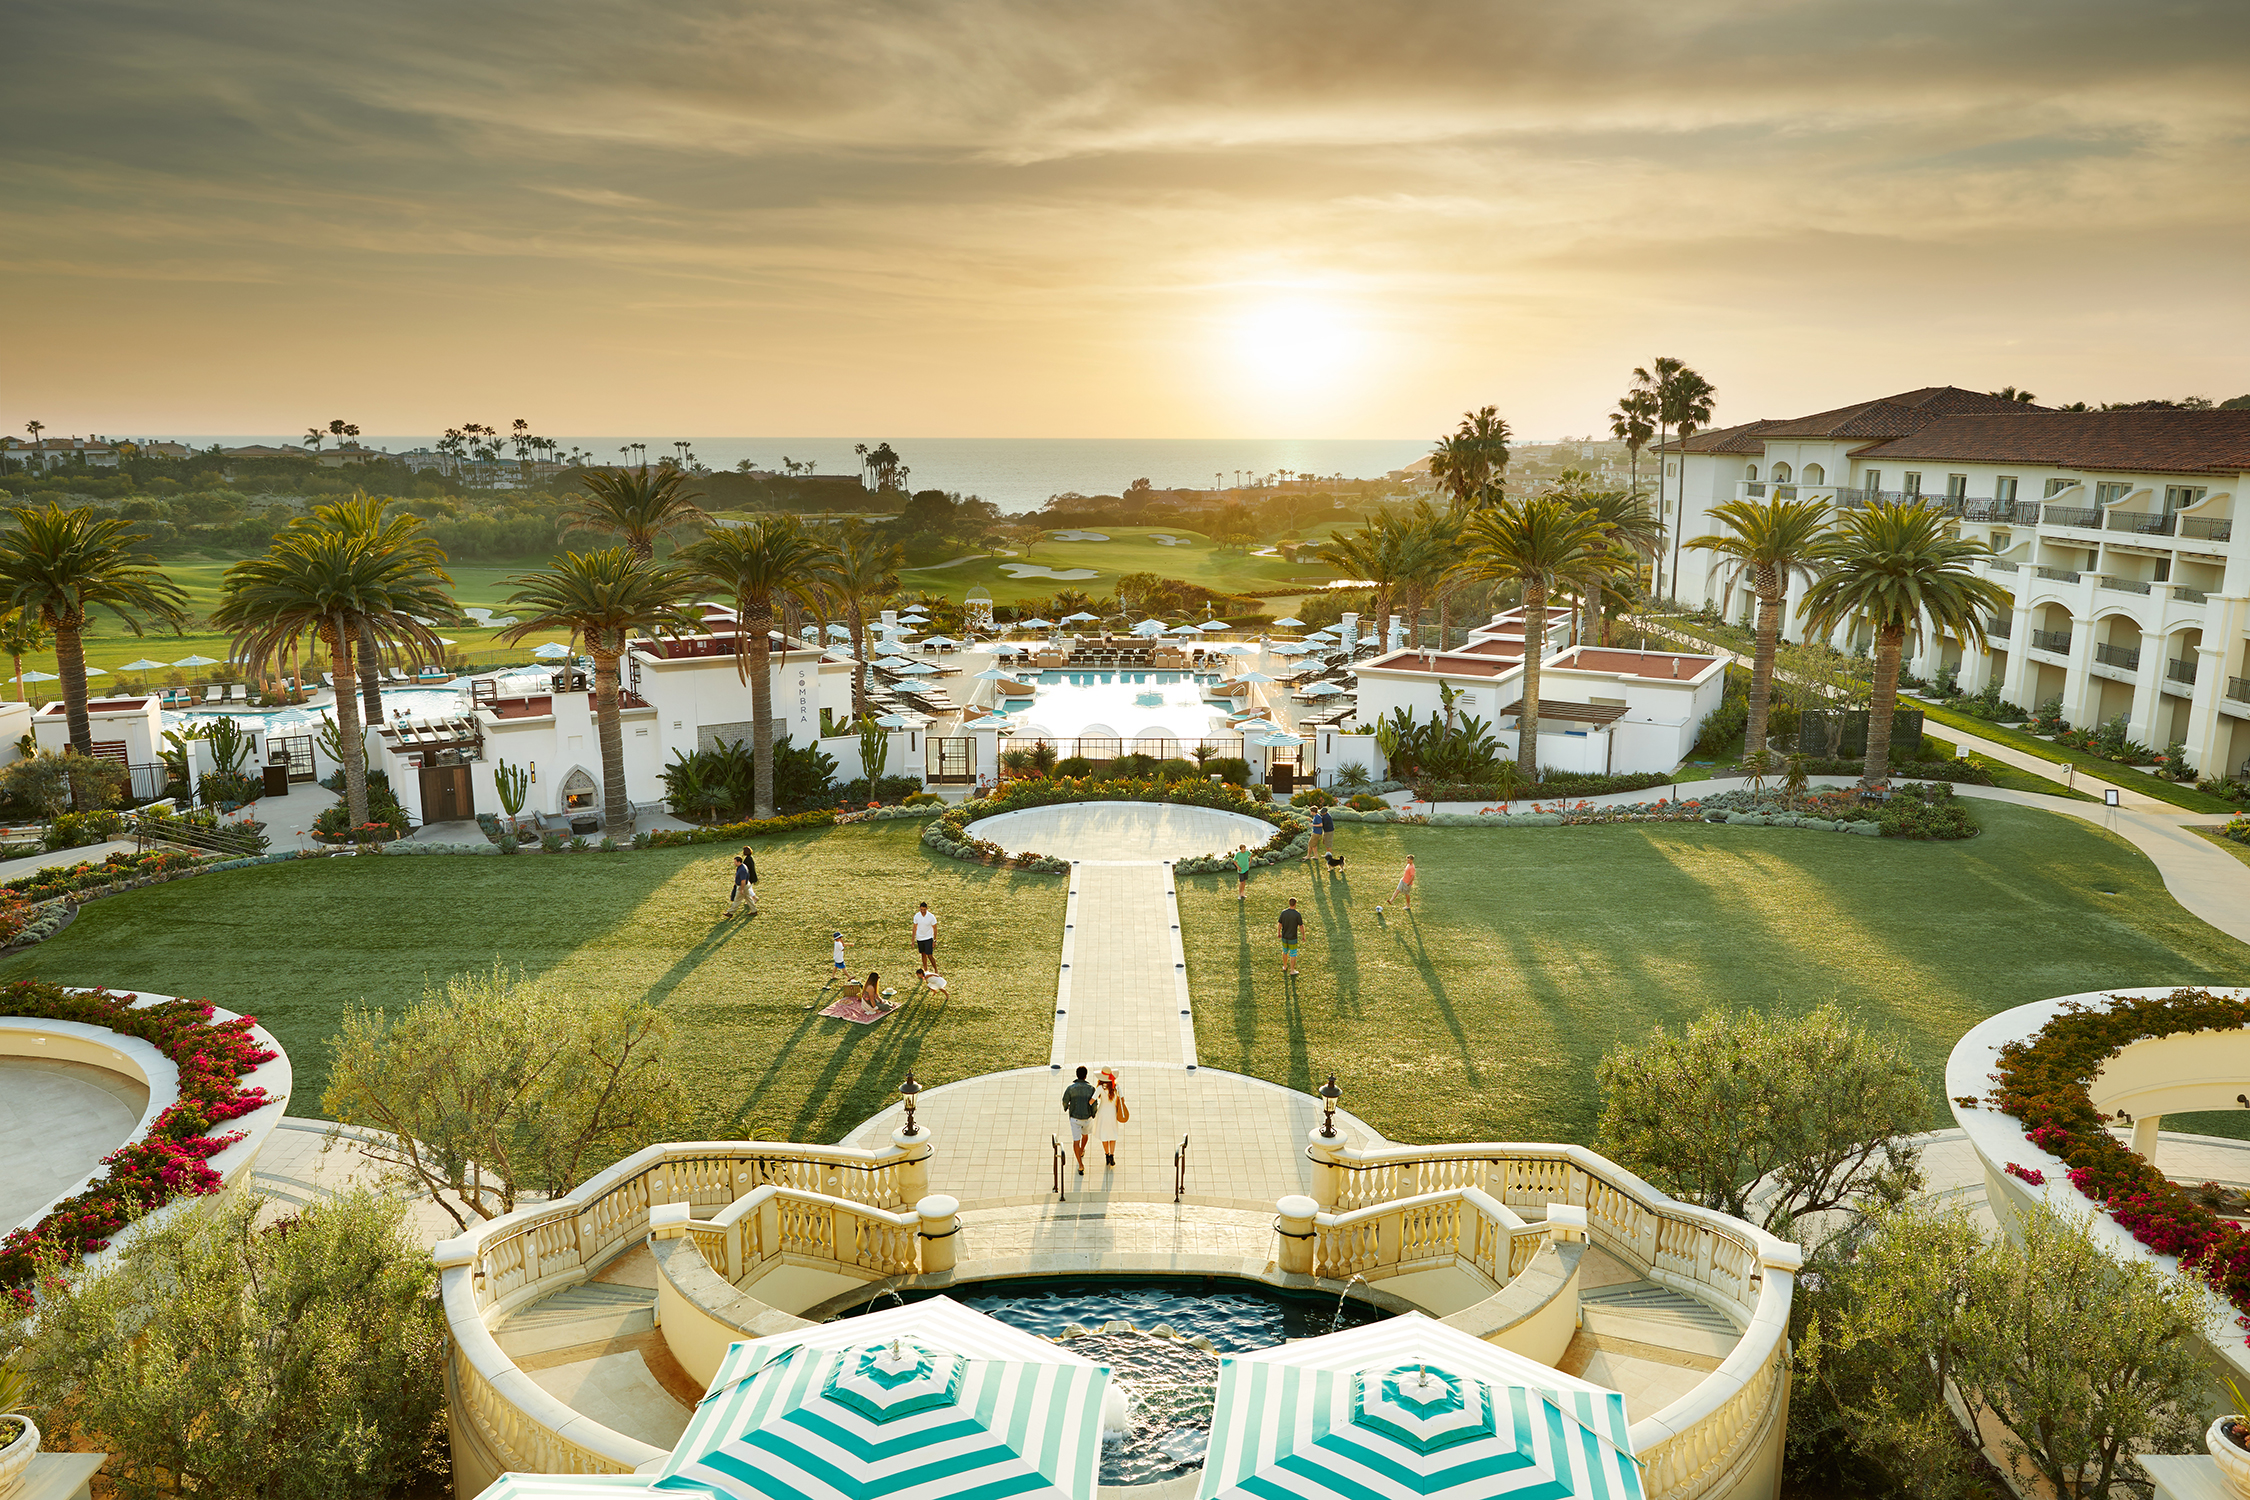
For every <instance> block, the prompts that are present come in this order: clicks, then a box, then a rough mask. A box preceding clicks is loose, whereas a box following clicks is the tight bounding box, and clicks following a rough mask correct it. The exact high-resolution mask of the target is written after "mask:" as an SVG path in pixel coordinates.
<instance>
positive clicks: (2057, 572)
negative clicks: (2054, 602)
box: [2039, 567, 2085, 583]
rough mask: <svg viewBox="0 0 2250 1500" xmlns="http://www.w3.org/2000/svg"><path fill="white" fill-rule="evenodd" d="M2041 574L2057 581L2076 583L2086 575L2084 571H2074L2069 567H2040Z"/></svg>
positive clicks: (2042, 576)
mask: <svg viewBox="0 0 2250 1500" xmlns="http://www.w3.org/2000/svg"><path fill="white" fill-rule="evenodd" d="M2039 576H2040V577H2041V578H2051V579H2053V580H2054V581H2055V582H2057V583H2076V582H2077V581H2078V580H2079V579H2081V578H2083V577H2084V576H2085V575H2084V574H2083V573H2073V572H2072V571H2071V570H2070V569H2068V568H2049V567H2042V568H2040V569H2039Z"/></svg>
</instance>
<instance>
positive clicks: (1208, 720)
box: [1004, 670, 1226, 740]
mask: <svg viewBox="0 0 2250 1500" xmlns="http://www.w3.org/2000/svg"><path fill="white" fill-rule="evenodd" d="M1020 680H1021V681H1024V682H1027V683H1029V684H1030V686H1031V688H1032V695H1031V696H1030V697H1029V698H1011V699H1009V700H1008V701H1007V702H1006V704H1005V705H1004V706H1005V707H1006V708H1007V710H1008V712H1009V713H1010V714H1011V715H1012V716H1013V717H1015V718H1017V719H1020V720H1022V721H1024V722H1026V723H1030V724H1032V725H1034V726H1036V727H1037V728H1040V729H1044V730H1046V731H1048V732H1049V733H1050V734H1052V735H1054V736H1056V737H1058V738H1061V739H1079V738H1082V737H1091V738H1099V737H1103V736H1109V737H1113V738H1124V739H1141V738H1144V737H1145V738H1164V739H1182V740H1193V739H1201V738H1202V737H1203V736H1205V735H1208V734H1211V733H1213V732H1215V731H1216V730H1217V729H1218V728H1219V727H1220V725H1221V724H1222V723H1223V722H1224V720H1225V718H1226V709H1225V708H1224V707H1223V706H1221V705H1219V704H1216V703H1212V702H1210V701H1208V700H1207V699H1206V698H1205V696H1204V695H1205V693H1206V692H1207V691H1208V690H1209V689H1211V688H1214V687H1216V686H1217V685H1218V684H1219V682H1220V680H1221V679H1220V677H1219V675H1218V674H1217V673H1199V672H1151V671H1129V670H1128V671H1111V672H1069V671H1052V672H1041V673H1039V674H1038V675H1037V676H1026V677H1023V678H1021V679H1020Z"/></svg>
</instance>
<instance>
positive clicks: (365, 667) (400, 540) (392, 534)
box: [314, 494, 452, 724]
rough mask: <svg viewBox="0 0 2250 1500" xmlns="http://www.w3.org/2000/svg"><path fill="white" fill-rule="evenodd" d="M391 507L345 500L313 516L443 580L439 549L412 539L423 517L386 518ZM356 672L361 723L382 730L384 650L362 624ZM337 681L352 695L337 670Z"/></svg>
mask: <svg viewBox="0 0 2250 1500" xmlns="http://www.w3.org/2000/svg"><path fill="white" fill-rule="evenodd" d="M390 504H391V502H390V501H388V500H379V499H375V498H373V497H371V496H368V495H364V494H359V495H354V496H352V497H351V498H350V499H349V500H339V501H336V502H334V503H333V504H329V505H323V506H320V507H319V508H318V509H316V510H315V511H314V515H315V516H316V517H318V518H320V524H322V525H327V526H335V527H339V528H341V529H343V530H345V531H348V532H351V533H353V534H354V535H357V536H361V537H364V538H366V539H367V542H368V545H370V546H372V547H375V548H377V549H378V550H381V551H386V552H399V553H412V554H415V555H416V557H418V558H419V560H420V561H421V562H423V563H425V564H426V565H427V566H428V567H429V568H430V569H431V570H432V571H433V572H436V573H438V574H439V575H440V576H443V573H444V567H445V554H444V553H443V552H441V551H439V550H438V547H437V544H436V543H434V542H432V541H431V540H430V539H429V538H428V537H425V536H419V535H417V534H416V533H418V532H419V531H420V530H421V529H422V519H421V517H419V516H411V515H396V516H388V517H386V516H385V515H384V511H385V510H386V509H387V508H388V507H389V506H390ZM449 581H450V580H449ZM451 612H452V603H451V601H448V602H447V605H446V613H448V614H450V613H451ZM431 618H432V619H437V618H441V616H436V615H433V616H431ZM431 639H432V640H435V639H436V637H435V636H432V637H431ZM443 656H444V649H443V648H442V647H440V648H439V649H438V650H437V651H436V652H435V653H433V654H432V655H430V656H429V657H427V658H423V659H422V660H430V661H435V660H439V659H441V658H442V657H443ZM422 660H415V661H410V662H407V663H404V665H409V666H420V665H422ZM356 669H357V672H358V676H359V701H360V705H361V708H362V710H363V711H364V713H365V720H364V722H366V723H368V724H380V723H382V722H383V675H382V672H383V649H382V642H381V641H380V640H378V639H377V638H376V633H375V630H374V628H373V626H372V625H371V624H369V623H368V622H366V621H362V622H361V623H360V627H359V654H358V659H357V663H356ZM337 675H338V677H339V679H340V680H342V681H344V682H345V686H344V687H342V688H340V689H338V691H339V692H350V691H351V688H350V683H349V679H346V678H343V677H342V673H341V669H339V671H338V673H337Z"/></svg>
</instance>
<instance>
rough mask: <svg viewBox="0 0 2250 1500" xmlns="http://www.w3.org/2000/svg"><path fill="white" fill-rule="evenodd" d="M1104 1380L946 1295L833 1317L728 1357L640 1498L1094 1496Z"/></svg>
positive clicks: (1086, 1365) (1079, 1359)
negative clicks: (682, 1493) (686, 1492)
mask: <svg viewBox="0 0 2250 1500" xmlns="http://www.w3.org/2000/svg"><path fill="white" fill-rule="evenodd" d="M1109 1385H1110V1376H1109V1371H1108V1370H1107V1369H1106V1368H1105V1367H1103V1366H1101V1365H1097V1364H1095V1363H1094V1362H1093V1361H1091V1360H1089V1359H1087V1358H1085V1357H1084V1356H1083V1355H1078V1354H1073V1353H1071V1352H1069V1351H1068V1350H1066V1349H1064V1348H1063V1347H1062V1346H1060V1345H1058V1344H1051V1343H1048V1342H1047V1341H1046V1340H1044V1339H1037V1338H1034V1337H1032V1335H1030V1334H1027V1333H1023V1332H1021V1331H1019V1330H1017V1329H1013V1328H1010V1327H1008V1326H1007V1325H1006V1324H1004V1323H1001V1322H999V1321H998V1320H997V1319H993V1318H987V1317H984V1316H983V1315H982V1314H979V1313H973V1312H970V1311H969V1310H968V1309H967V1308H964V1307H962V1306H960V1305H959V1304H958V1303H955V1302H953V1301H951V1299H949V1298H944V1297H933V1298H931V1299H929V1300H928V1301H926V1302H918V1303H915V1304H913V1305H911V1306H908V1307H900V1308H894V1309H892V1310H891V1311H889V1312H882V1313H870V1314H865V1315H863V1316H861V1317H857V1318H838V1319H836V1320H835V1321H834V1322H830V1323H822V1324H818V1325H815V1326H813V1327H810V1328H797V1329H792V1330H791V1331H789V1332H787V1333H781V1334H774V1335H771V1336H769V1337H766V1338H762V1339H750V1340H746V1341H744V1342H741V1343H737V1344H735V1345H734V1346H733V1347H731V1348H730V1349H728V1350H727V1353H726V1358H725V1359H723V1360H722V1361H721V1362H720V1364H719V1371H718V1374H716V1375H715V1376H713V1377H712V1380H711V1388H710V1390H709V1391H708V1392H707V1393H706V1394H705V1395H704V1397H703V1400H702V1401H701V1402H700V1403H698V1404H697V1406H696V1409H695V1414H694V1415H693V1416H692V1417H690V1418H689V1419H688V1425H687V1430H686V1431H685V1432H682V1433H681V1434H680V1439H679V1441H678V1442H677V1443H675V1444H673V1446H672V1454H671V1457H670V1458H669V1459H667V1460H666V1461H665V1464H664V1467H663V1468H662V1469H661V1470H660V1471H659V1472H658V1473H657V1474H656V1475H655V1476H654V1481H653V1488H656V1489H658V1490H659V1491H662V1490H668V1489H674V1488H677V1487H678V1486H677V1485H676V1484H672V1483H667V1481H673V1480H683V1481H686V1482H687V1483H688V1484H690V1485H701V1486H704V1487H705V1488H707V1489H709V1490H711V1491H712V1492H714V1493H716V1494H718V1495H721V1496H726V1497H735V1500H769V1497H771V1496H773V1495H777V1494H784V1495H792V1496H803V1497H805V1500H866V1497H869V1496H876V1495H880V1496H883V1497H884V1500H968V1497H971V1496H993V1495H1011V1496H1023V1497H1026V1500H1058V1497H1059V1500H1094V1493H1095V1485H1096V1474H1097V1472H1098V1470H1099V1468H1100V1464H1101V1449H1102V1414H1103V1411H1102V1409H1103V1402H1104V1399H1105V1398H1106V1397H1107V1396H1108V1394H1109ZM690 1493H692V1491H690Z"/></svg>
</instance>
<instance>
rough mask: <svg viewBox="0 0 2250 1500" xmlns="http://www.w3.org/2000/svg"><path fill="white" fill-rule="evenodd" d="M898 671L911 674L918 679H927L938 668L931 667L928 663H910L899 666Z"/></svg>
mask: <svg viewBox="0 0 2250 1500" xmlns="http://www.w3.org/2000/svg"><path fill="white" fill-rule="evenodd" d="M898 670H899V671H901V672H906V673H909V674H911V675H913V676H916V677H927V676H929V675H930V674H931V673H933V672H935V671H937V668H935V667H933V666H931V665H930V664H929V663H928V662H926V661H910V662H905V663H902V664H901V665H900V666H899V668H898Z"/></svg>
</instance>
